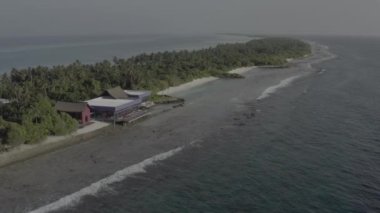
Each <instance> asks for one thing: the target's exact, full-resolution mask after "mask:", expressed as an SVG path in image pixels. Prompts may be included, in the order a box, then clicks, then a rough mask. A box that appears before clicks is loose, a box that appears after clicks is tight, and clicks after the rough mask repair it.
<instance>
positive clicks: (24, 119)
mask: <svg viewBox="0 0 380 213" xmlns="http://www.w3.org/2000/svg"><path fill="white" fill-rule="evenodd" d="M309 53H310V47H309V45H307V44H305V43H303V42H301V41H298V40H294V39H287V38H267V39H261V40H252V41H250V42H247V43H236V44H221V45H218V46H216V47H212V48H207V49H202V50H197V51H186V50H183V51H173V52H160V53H152V54H141V55H138V56H135V57H131V58H128V59H119V58H114V59H113V61H107V60H105V61H103V62H100V63H96V64H90V65H89V64H81V63H80V62H79V61H76V62H74V63H72V64H70V65H66V66H63V65H60V66H54V67H50V68H49V67H43V66H39V67H33V68H28V69H21V70H17V69H13V70H12V71H11V72H10V73H8V74H4V75H2V77H1V79H0V97H1V98H6V99H9V100H11V103H10V104H7V105H4V106H3V107H1V111H2V117H3V118H2V119H1V122H0V127H2V129H3V133H4V134H5V140H3V143H8V144H20V143H34V142H37V141H39V140H40V139H41V138H43V137H45V136H46V135H48V134H53V135H59V134H65V133H67V132H70V131H72V130H73V129H75V126H76V125H75V122H74V120H72V119H71V118H70V117H68V115H66V114H58V113H56V112H55V110H54V107H53V104H54V101H57V100H60V101H83V100H87V99H90V98H94V97H96V96H98V95H99V94H101V93H102V91H104V90H105V89H107V88H110V87H114V86H121V87H123V88H129V89H149V90H153V91H158V90H161V89H164V88H167V87H169V86H174V85H178V84H181V83H184V82H187V81H191V80H193V79H195V78H200V77H205V76H210V75H216V76H217V75H220V74H221V73H223V72H226V71H228V70H231V69H234V68H238V67H243V66H252V65H282V64H285V63H286V59H287V58H296V57H302V56H304V55H305V54H309Z"/></svg>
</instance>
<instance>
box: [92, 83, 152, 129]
mask: <svg viewBox="0 0 380 213" xmlns="http://www.w3.org/2000/svg"><path fill="white" fill-rule="evenodd" d="M150 95H151V93H150V91H135V90H123V89H122V88H120V87H115V88H111V89H107V90H106V91H104V92H103V94H102V96H100V97H97V98H94V99H91V100H87V101H86V102H87V103H88V105H89V106H90V107H91V109H92V111H93V112H94V114H95V116H96V118H97V119H99V120H108V121H113V122H114V123H115V122H116V121H124V120H127V119H131V118H132V117H134V116H135V115H141V114H142V112H138V111H139V108H140V107H141V104H142V103H144V102H145V101H147V100H148V99H149V97H150ZM132 115H133V116H132Z"/></svg>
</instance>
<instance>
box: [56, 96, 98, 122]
mask: <svg viewBox="0 0 380 213" xmlns="http://www.w3.org/2000/svg"><path fill="white" fill-rule="evenodd" d="M55 109H56V110H57V111H59V112H65V113H67V114H69V115H70V116H71V117H73V118H74V119H76V120H78V121H79V123H80V124H87V123H88V122H90V120H91V110H90V107H89V105H88V104H87V103H85V102H79V103H72V102H62V101H58V102H57V103H56V105H55Z"/></svg>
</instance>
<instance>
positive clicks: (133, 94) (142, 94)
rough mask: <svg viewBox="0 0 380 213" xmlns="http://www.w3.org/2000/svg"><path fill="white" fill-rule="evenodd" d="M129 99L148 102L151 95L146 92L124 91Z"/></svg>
mask: <svg viewBox="0 0 380 213" xmlns="http://www.w3.org/2000/svg"><path fill="white" fill-rule="evenodd" d="M124 92H125V93H126V94H127V95H128V97H129V98H134V99H140V100H141V101H142V102H145V101H148V100H149V98H150V96H151V95H152V93H151V92H150V91H147V90H124Z"/></svg>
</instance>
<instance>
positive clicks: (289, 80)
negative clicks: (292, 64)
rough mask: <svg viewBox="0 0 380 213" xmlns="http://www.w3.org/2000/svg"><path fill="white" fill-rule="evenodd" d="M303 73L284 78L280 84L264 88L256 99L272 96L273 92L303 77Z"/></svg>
mask: <svg viewBox="0 0 380 213" xmlns="http://www.w3.org/2000/svg"><path fill="white" fill-rule="evenodd" d="M302 76H303V75H296V76H292V77H290V78H287V79H284V80H282V81H281V82H280V83H279V84H277V85H274V86H271V87H268V88H267V89H266V90H264V92H263V93H261V95H260V96H259V97H258V98H257V99H256V100H262V99H264V98H267V97H269V96H271V95H272V94H273V93H275V92H276V91H277V90H279V89H281V88H284V87H287V86H289V85H290V84H291V83H292V82H293V81H294V80H296V79H298V78H300V77H302Z"/></svg>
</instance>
